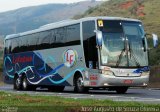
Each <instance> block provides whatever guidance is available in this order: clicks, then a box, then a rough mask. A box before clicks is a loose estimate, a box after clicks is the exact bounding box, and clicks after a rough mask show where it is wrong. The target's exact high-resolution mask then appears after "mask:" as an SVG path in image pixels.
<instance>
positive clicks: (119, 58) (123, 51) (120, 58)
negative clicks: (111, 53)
mask: <svg viewBox="0 0 160 112" xmlns="http://www.w3.org/2000/svg"><path fill="white" fill-rule="evenodd" d="M124 53H125V48H124V49H123V50H122V51H121V54H120V55H119V57H118V61H117V63H116V66H117V67H118V66H119V64H120V62H121V60H122V57H123V54H124Z"/></svg>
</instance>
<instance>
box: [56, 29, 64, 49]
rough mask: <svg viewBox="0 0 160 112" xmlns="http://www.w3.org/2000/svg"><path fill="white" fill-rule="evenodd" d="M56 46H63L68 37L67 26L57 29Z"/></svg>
mask: <svg viewBox="0 0 160 112" xmlns="http://www.w3.org/2000/svg"><path fill="white" fill-rule="evenodd" d="M54 35H55V47H63V46H64V43H65V37H66V27H62V28H58V29H55V32H54Z"/></svg>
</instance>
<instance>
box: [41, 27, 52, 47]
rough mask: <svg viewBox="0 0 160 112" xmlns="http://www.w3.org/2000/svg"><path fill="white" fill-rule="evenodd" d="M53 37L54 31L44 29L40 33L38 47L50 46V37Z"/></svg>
mask: <svg viewBox="0 0 160 112" xmlns="http://www.w3.org/2000/svg"><path fill="white" fill-rule="evenodd" d="M51 37H52V31H51V30H48V31H44V32H40V33H39V40H38V49H47V48H50V39H51Z"/></svg>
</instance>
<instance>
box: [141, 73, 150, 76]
mask: <svg viewBox="0 0 160 112" xmlns="http://www.w3.org/2000/svg"><path fill="white" fill-rule="evenodd" d="M147 75H149V72H143V73H142V74H141V76H147Z"/></svg>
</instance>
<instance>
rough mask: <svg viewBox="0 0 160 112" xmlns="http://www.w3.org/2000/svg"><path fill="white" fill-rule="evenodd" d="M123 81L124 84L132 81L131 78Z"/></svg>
mask: <svg viewBox="0 0 160 112" xmlns="http://www.w3.org/2000/svg"><path fill="white" fill-rule="evenodd" d="M123 83H124V84H132V83H133V80H124V81H123Z"/></svg>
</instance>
